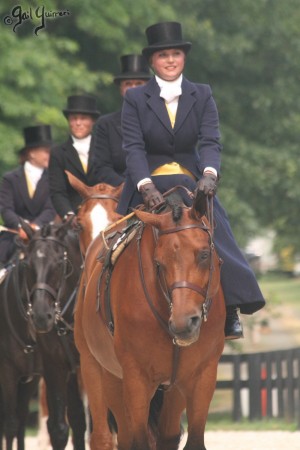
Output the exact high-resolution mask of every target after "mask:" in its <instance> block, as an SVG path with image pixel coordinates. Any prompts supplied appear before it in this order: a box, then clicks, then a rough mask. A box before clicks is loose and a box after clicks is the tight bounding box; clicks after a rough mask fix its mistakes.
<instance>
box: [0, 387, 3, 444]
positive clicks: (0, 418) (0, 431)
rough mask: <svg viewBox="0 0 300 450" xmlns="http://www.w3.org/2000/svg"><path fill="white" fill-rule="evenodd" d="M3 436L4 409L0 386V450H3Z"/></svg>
mask: <svg viewBox="0 0 300 450" xmlns="http://www.w3.org/2000/svg"><path fill="white" fill-rule="evenodd" d="M3 436H4V409H3V398H2V390H1V386H0V450H3Z"/></svg>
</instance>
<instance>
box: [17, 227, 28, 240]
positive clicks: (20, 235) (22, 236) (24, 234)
mask: <svg viewBox="0 0 300 450" xmlns="http://www.w3.org/2000/svg"><path fill="white" fill-rule="evenodd" d="M18 234H19V238H21V239H22V240H23V241H27V239H28V236H27V234H26V233H25V231H24V230H23V228H19V229H18Z"/></svg>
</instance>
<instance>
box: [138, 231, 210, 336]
mask: <svg viewBox="0 0 300 450" xmlns="http://www.w3.org/2000/svg"><path fill="white" fill-rule="evenodd" d="M144 227H145V224H143V225H141V228H140V233H139V236H138V237H137V250H138V261H139V272H140V277H141V281H142V286H143V290H144V294H145V297H146V300H147V303H148V305H149V307H150V309H151V311H152V313H153V314H154V316H155V317H156V319H157V320H158V322H159V323H160V324H161V325H162V327H163V328H164V329H165V330H166V331H167V333H168V334H169V335H170V336H171V337H172V339H173V343H174V344H175V345H176V338H175V336H174V335H173V333H172V332H171V331H170V329H169V327H168V324H167V323H166V321H165V320H164V319H163V318H162V317H161V316H160V314H159V313H158V311H157V310H156V308H155V306H154V303H153V300H152V298H151V296H150V294H149V291H148V289H147V286H146V281H145V274H144V269H143V264H142V252H141V246H140V242H141V238H142V234H143V230H144ZM192 228H197V229H201V230H203V231H206V232H207V233H208V235H209V248H210V254H209V258H210V266H209V278H208V282H207V284H206V286H205V288H202V287H201V286H198V285H196V284H194V283H191V282H189V281H188V280H180V281H175V282H174V283H172V285H171V286H170V287H168V286H167V283H166V280H165V276H164V274H163V272H162V269H161V266H160V264H159V263H156V269H157V272H156V273H157V278H158V282H159V285H160V288H161V291H162V293H163V296H164V298H165V299H166V301H167V304H168V307H169V311H170V312H172V308H173V301H172V294H173V291H174V290H175V289H191V290H193V291H195V292H197V293H198V294H199V295H201V296H202V297H203V298H204V302H203V304H202V307H201V310H202V319H203V320H204V322H206V321H207V317H208V312H209V309H210V306H211V301H212V299H211V296H210V286H211V281H212V274H213V271H214V258H213V252H214V250H215V247H214V243H213V240H212V235H211V232H210V228H209V227H208V226H207V225H206V224H205V223H204V222H202V223H201V224H200V223H199V224H190V225H182V226H178V227H173V228H169V229H167V230H160V231H154V236H155V241H156V242H157V239H158V237H159V236H161V235H165V234H171V233H179V232H183V231H185V230H189V229H192ZM153 230H154V229H153Z"/></svg>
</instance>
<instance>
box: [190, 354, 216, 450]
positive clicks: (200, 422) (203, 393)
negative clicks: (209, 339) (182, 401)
mask: <svg viewBox="0 0 300 450" xmlns="http://www.w3.org/2000/svg"><path fill="white" fill-rule="evenodd" d="M217 364H218V363H217V362H215V361H213V362H211V363H210V364H208V365H207V366H206V367H204V368H203V370H202V371H201V373H200V374H199V376H198V377H197V378H195V379H194V380H192V382H191V383H190V386H189V385H187V389H186V395H187V406H186V414H187V421H188V439H187V442H186V445H185V447H184V450H206V447H205V444H204V430H205V424H206V419H207V416H208V410H209V405H210V402H211V400H212V397H213V394H214V390H215V381H216V377H217Z"/></svg>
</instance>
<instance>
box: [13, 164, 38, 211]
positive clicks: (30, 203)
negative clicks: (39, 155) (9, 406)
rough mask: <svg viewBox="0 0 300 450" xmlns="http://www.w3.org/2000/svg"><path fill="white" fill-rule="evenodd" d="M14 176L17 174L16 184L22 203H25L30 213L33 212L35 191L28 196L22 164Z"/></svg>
mask: <svg viewBox="0 0 300 450" xmlns="http://www.w3.org/2000/svg"><path fill="white" fill-rule="evenodd" d="M16 176H17V181H16V185H17V187H18V190H19V195H20V198H21V199H22V200H23V202H24V204H25V205H26V208H27V210H28V211H30V212H31V213H33V212H34V209H35V208H34V198H35V193H34V195H33V197H32V198H30V197H29V192H28V186H27V181H26V176H25V171H24V167H23V166H22V167H21V168H20V170H19V172H18V173H17V175H16ZM35 192H36V191H35Z"/></svg>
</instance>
